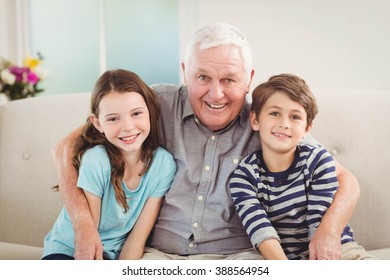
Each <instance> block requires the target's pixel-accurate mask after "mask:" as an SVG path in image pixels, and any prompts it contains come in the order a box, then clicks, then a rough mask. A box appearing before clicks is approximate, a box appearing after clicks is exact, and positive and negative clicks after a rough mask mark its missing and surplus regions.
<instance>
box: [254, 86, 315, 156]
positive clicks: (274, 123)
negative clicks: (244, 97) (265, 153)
mask: <svg viewBox="0 0 390 280" xmlns="http://www.w3.org/2000/svg"><path fill="white" fill-rule="evenodd" d="M251 125H252V128H253V129H254V130H256V131H259V132H260V138H261V145H262V147H263V149H268V150H271V151H273V152H277V153H288V152H292V151H295V149H296V146H297V145H298V144H299V142H300V141H301V140H302V138H303V137H305V136H306V135H307V134H308V132H309V131H310V128H311V125H310V126H309V127H307V113H306V111H305V109H304V108H303V106H302V105H301V104H299V103H297V102H295V101H292V100H291V99H290V98H289V97H288V96H287V95H286V94H285V93H283V92H279V91H277V92H275V93H274V94H272V95H271V96H270V98H268V100H267V101H266V102H265V104H264V106H263V108H261V112H260V115H259V118H258V119H256V115H255V114H254V113H253V112H252V114H251Z"/></svg>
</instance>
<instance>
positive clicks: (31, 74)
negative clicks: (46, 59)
mask: <svg viewBox="0 0 390 280" xmlns="http://www.w3.org/2000/svg"><path fill="white" fill-rule="evenodd" d="M42 61H43V57H42V56H41V55H40V54H39V53H38V58H35V57H31V56H27V57H26V59H25V60H24V61H23V66H17V65H14V64H13V63H12V62H11V61H8V60H6V59H4V58H1V57H0V93H3V94H5V95H6V97H7V98H8V99H9V100H17V99H22V98H26V97H33V96H35V95H36V94H38V93H40V92H42V91H43V89H42V88H40V87H39V82H40V81H42V80H44V79H45V78H46V76H47V71H46V70H45V69H44V68H42V67H41V66H40V64H41V63H42Z"/></svg>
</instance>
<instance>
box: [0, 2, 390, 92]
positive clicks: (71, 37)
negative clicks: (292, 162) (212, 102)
mask: <svg viewBox="0 0 390 280" xmlns="http://www.w3.org/2000/svg"><path fill="white" fill-rule="evenodd" d="M389 15H390V1H388V0H372V1H364V0H355V1H353V0H337V1H336V0H329V1H315V0H295V1H288V0H279V1H267V0H240V1H237V0H213V1H209V0H147V1H145V0H82V1H79V0H56V1H49V0H0V56H3V57H6V58H7V59H10V60H13V61H15V63H22V61H23V59H24V58H25V57H26V56H27V55H31V56H37V54H38V53H40V54H41V55H42V57H43V62H42V66H44V67H45V68H46V69H47V70H48V71H49V76H48V77H47V78H46V79H45V80H44V81H42V88H44V92H43V93H41V94H42V95H43V94H60V93H74V92H86V91H90V90H91V89H92V87H93V85H94V82H95V81H96V79H97V78H98V77H99V75H100V74H101V73H102V72H103V71H105V70H106V69H112V68H126V69H129V70H132V71H135V72H136V73H138V74H139V75H140V76H141V78H143V79H144V80H145V81H146V82H147V83H149V84H153V83H161V82H164V83H175V84H177V83H181V82H182V76H181V71H180V63H181V59H182V56H183V50H184V47H185V44H186V42H187V40H188V38H189V37H190V36H191V35H192V34H193V33H194V32H195V31H196V30H197V29H198V28H200V27H202V26H204V25H206V24H210V23H214V22H218V21H224V22H228V23H231V24H233V25H235V26H237V27H238V28H239V29H241V31H243V33H244V34H245V35H246V36H247V38H248V40H249V42H250V43H251V46H252V52H253V57H254V66H255V71H256V73H255V77H254V81H253V84H252V87H254V86H255V85H257V84H258V83H260V82H263V81H265V80H266V79H268V78H269V76H271V75H274V74H279V73H282V72H289V73H294V74H297V75H300V76H301V77H303V78H304V79H305V80H306V81H307V82H308V84H309V86H310V87H311V88H312V89H362V90H366V89H367V90H379V91H390V73H389V72H390V66H389V65H390V16H389Z"/></svg>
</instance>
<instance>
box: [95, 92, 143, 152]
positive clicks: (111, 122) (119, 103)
mask: <svg viewBox="0 0 390 280" xmlns="http://www.w3.org/2000/svg"><path fill="white" fill-rule="evenodd" d="M99 111H100V113H99V116H95V115H91V121H92V123H93V124H94V126H95V127H96V128H97V129H98V130H99V131H100V132H102V133H104V134H105V136H106V137H107V140H108V141H109V142H110V143H111V144H113V145H115V146H116V147H118V148H119V149H120V150H122V151H123V152H124V153H125V154H129V153H134V152H141V148H142V144H143V142H144V141H145V139H146V138H147V137H148V135H149V132H150V119H149V110H148V107H147V106H146V103H145V100H144V99H143V97H142V96H141V95H140V94H139V93H138V92H126V93H118V92H116V91H113V92H110V93H109V94H106V95H105V96H104V97H103V98H102V100H101V101H100V104H99Z"/></svg>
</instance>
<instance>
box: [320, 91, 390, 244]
mask: <svg viewBox="0 0 390 280" xmlns="http://www.w3.org/2000/svg"><path fill="white" fill-rule="evenodd" d="M314 95H315V96H316V98H317V101H318V105H319V114H318V116H317V118H316V119H315V121H314V126H313V130H312V135H313V136H314V138H316V139H317V140H318V141H319V142H320V143H321V144H323V145H324V146H325V147H326V148H327V149H328V150H330V151H331V152H332V153H333V154H334V157H335V158H336V159H337V160H338V161H339V162H340V163H341V164H342V165H343V166H344V167H346V168H347V169H349V170H350V171H352V173H353V174H354V175H355V176H356V178H357V179H358V181H359V184H360V188H361V196H360V199H359V202H358V205H357V206H356V209H355V211H354V214H353V217H352V219H351V221H350V224H351V226H352V228H353V230H354V236H355V238H356V240H357V241H358V242H359V243H361V244H362V245H364V246H365V248H366V249H378V248H384V247H390V234H389V232H390V183H389V178H388V177H387V172H390V152H389V143H390V92H382V91H357V90H351V91H345V90H344V91H337V90H328V91H325V90H323V91H314Z"/></svg>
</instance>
